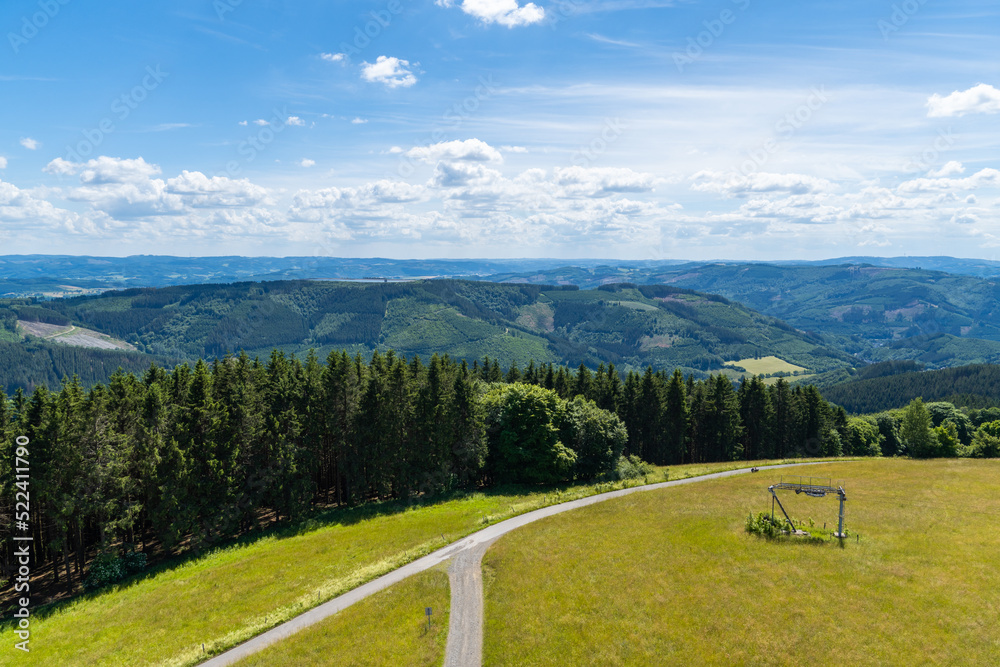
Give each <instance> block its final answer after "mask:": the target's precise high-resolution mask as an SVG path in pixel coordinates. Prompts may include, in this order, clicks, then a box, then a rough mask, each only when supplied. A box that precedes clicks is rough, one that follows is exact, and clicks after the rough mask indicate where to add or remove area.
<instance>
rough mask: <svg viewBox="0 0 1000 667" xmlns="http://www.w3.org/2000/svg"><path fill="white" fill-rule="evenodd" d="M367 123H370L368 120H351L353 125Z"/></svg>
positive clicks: (357, 118) (356, 118)
mask: <svg viewBox="0 0 1000 667" xmlns="http://www.w3.org/2000/svg"><path fill="white" fill-rule="evenodd" d="M367 122H368V119H367V118H360V117H355V118H353V119H351V125H364V124H365V123H367Z"/></svg>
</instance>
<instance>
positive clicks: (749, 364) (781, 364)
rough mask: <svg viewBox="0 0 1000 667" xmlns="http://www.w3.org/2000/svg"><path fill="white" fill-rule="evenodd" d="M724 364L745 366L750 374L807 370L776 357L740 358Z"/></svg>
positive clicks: (789, 372) (791, 372)
mask: <svg viewBox="0 0 1000 667" xmlns="http://www.w3.org/2000/svg"><path fill="white" fill-rule="evenodd" d="M725 365H726V366H740V367H741V368H745V369H746V371H747V373H749V374H750V375H771V374H772V373H788V374H789V375H791V374H793V373H802V372H808V370H809V369H808V368H803V367H802V366H796V365H795V364H790V363H788V362H787V361H785V360H784V359H779V358H778V357H774V356H771V357H761V358H760V359H740V360H739V361H727V362H726V364H725Z"/></svg>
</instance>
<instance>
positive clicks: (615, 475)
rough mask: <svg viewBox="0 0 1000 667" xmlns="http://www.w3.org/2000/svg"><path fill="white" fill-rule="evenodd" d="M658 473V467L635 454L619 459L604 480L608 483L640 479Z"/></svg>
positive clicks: (604, 476)
mask: <svg viewBox="0 0 1000 667" xmlns="http://www.w3.org/2000/svg"><path fill="white" fill-rule="evenodd" d="M653 472H656V466H654V465H652V464H650V463H646V462H645V461H643V460H642V459H640V458H639V457H638V456H636V455H635V454H630V455H628V456H620V457H618V461H617V462H616V463H615V467H614V468H613V469H612V470H609V471H608V472H606V473H605V474H604V475H603V476H602V478H603V479H605V480H608V481H618V480H623V479H639V478H640V477H645V476H646V475H649V474H650V473H653Z"/></svg>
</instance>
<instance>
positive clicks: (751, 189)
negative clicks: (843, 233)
mask: <svg viewBox="0 0 1000 667" xmlns="http://www.w3.org/2000/svg"><path fill="white" fill-rule="evenodd" d="M832 187H833V184H832V183H831V182H830V181H828V180H826V179H824V178H817V177H815V176H808V175H806V174H773V173H767V172H754V173H752V174H747V175H743V174H740V173H736V172H716V171H700V172H698V173H696V174H695V175H694V176H692V177H691V189H692V190H695V191H697V192H714V193H717V194H722V195H727V196H730V197H746V196H748V195H750V194H752V193H764V192H775V193H781V192H784V193H790V194H808V193H816V192H825V191H828V190H830V189H831V188H832Z"/></svg>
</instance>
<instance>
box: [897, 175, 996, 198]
mask: <svg viewBox="0 0 1000 667" xmlns="http://www.w3.org/2000/svg"><path fill="white" fill-rule="evenodd" d="M991 187H992V188H996V187H1000V171H997V170H996V169H982V170H980V171H977V172H976V173H975V174H973V175H972V176H968V177H966V178H915V179H913V180H910V181H905V182H903V183H900V184H899V187H898V188H897V190H898V191H899V192H900V193H918V192H936V191H948V190H977V189H979V188H991Z"/></svg>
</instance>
